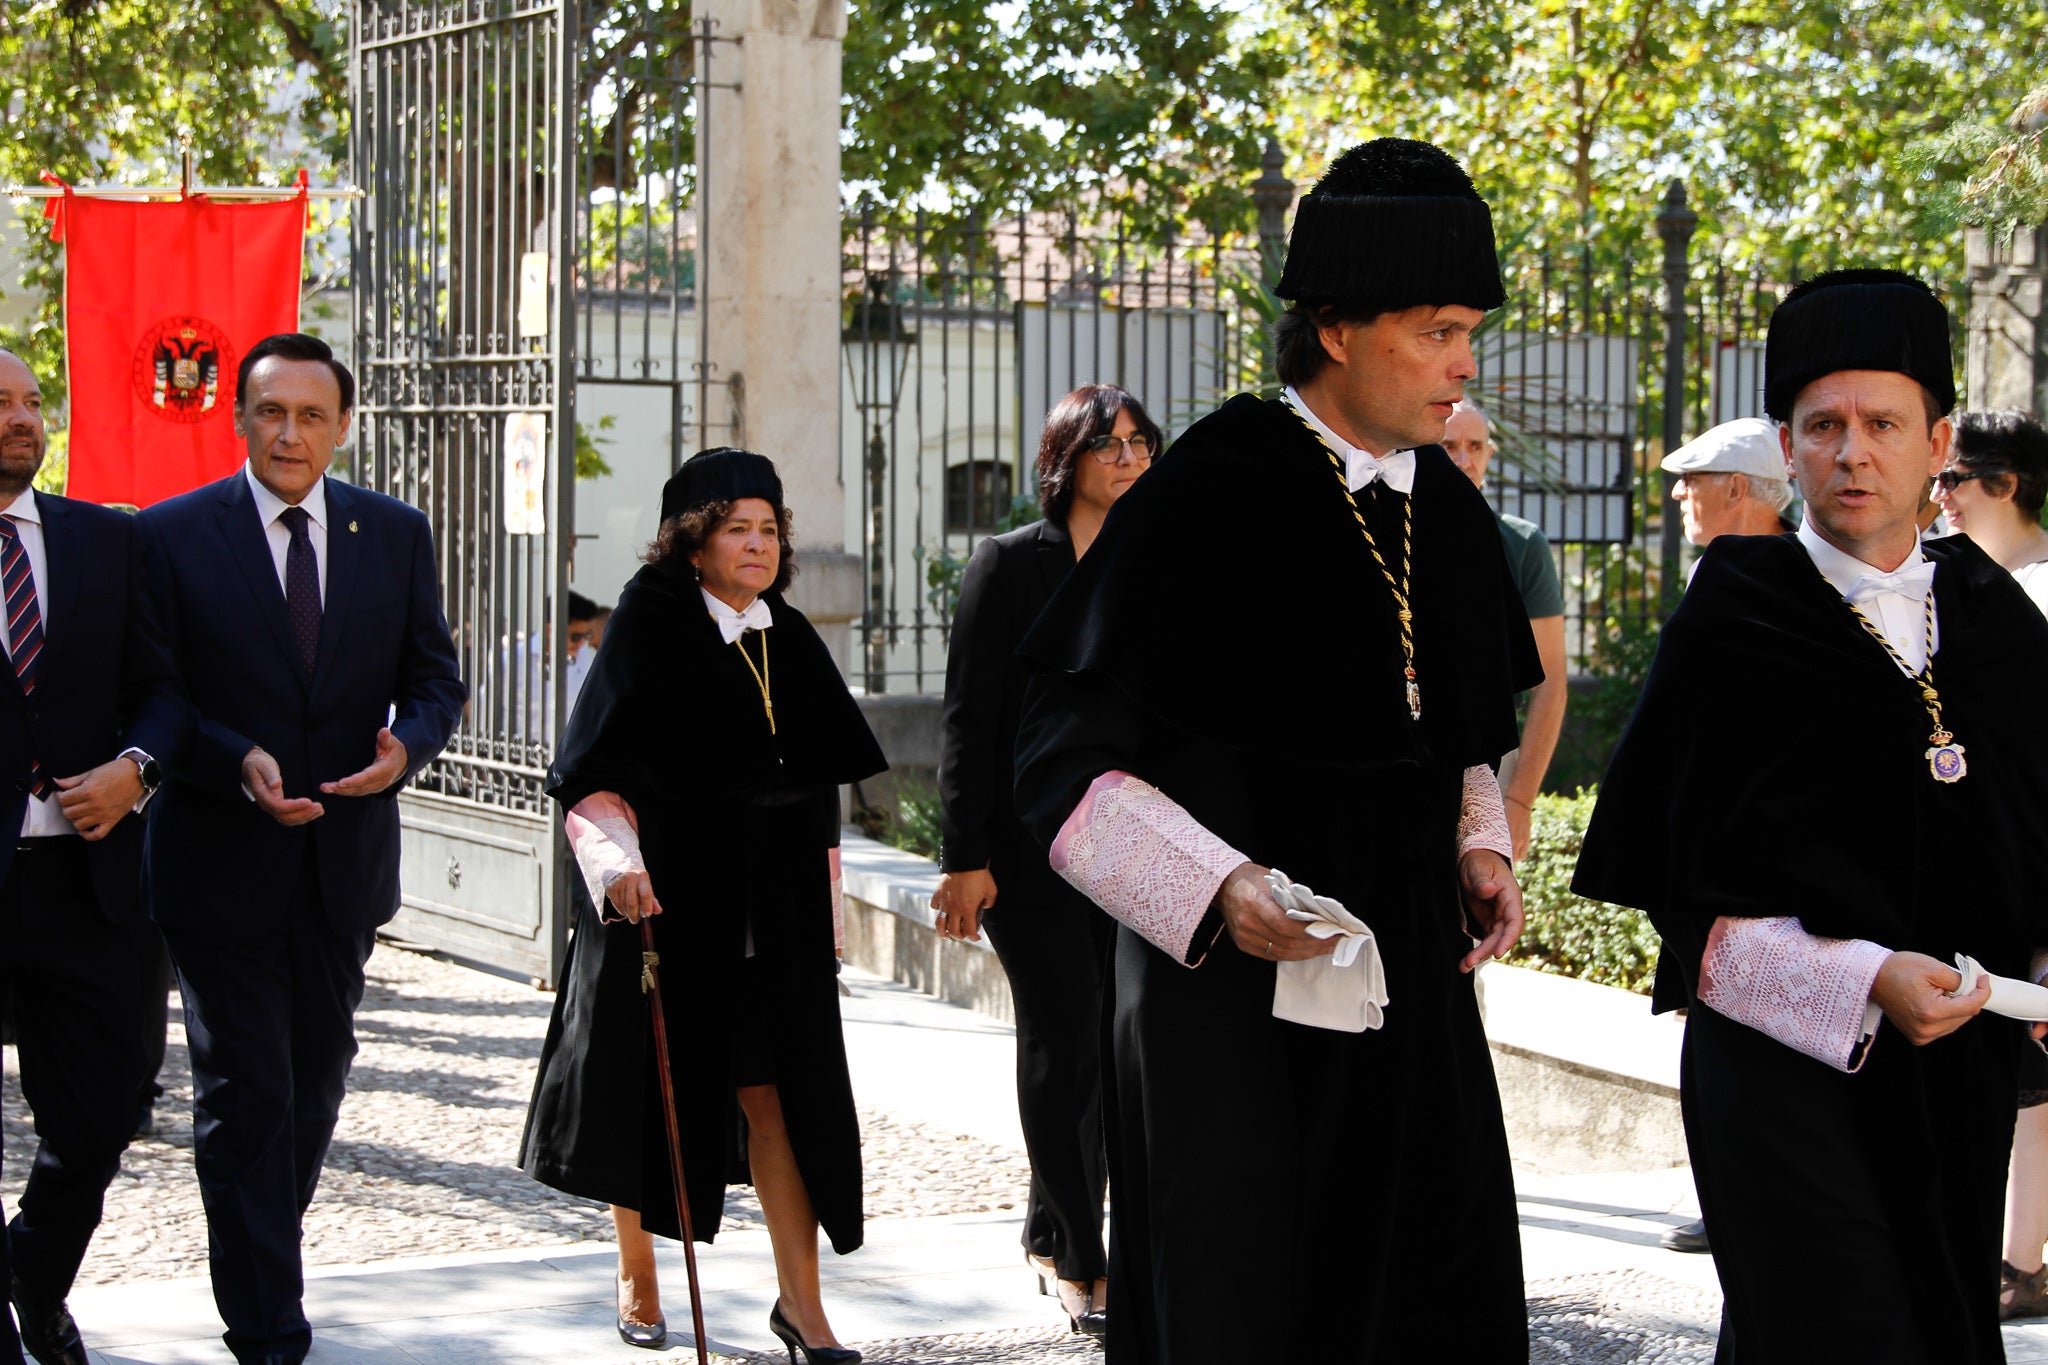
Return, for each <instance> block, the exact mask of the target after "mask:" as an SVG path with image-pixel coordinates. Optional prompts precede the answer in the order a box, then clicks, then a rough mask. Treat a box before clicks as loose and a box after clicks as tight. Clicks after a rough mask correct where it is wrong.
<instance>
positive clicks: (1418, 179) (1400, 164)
mask: <svg viewBox="0 0 2048 1365" xmlns="http://www.w3.org/2000/svg"><path fill="white" fill-rule="evenodd" d="M1273 292H1274V293H1276V294H1278V295H1279V296H1280V297H1281V298H1283V299H1288V300H1291V301H1294V302H1298V303H1305V304H1324V303H1337V304H1347V305H1352V306H1364V307H1366V308H1370V309H1373V310H1375V311H1377V310H1382V309H1384V310H1389V311H1391V310H1393V309H1396V308H1414V307H1417V306H1419V305H1422V304H1447V303H1455V304H1463V305H1464V306H1466V307H1468V308H1478V309H1481V310H1484V309H1488V308H1498V307H1500V306H1501V304H1503V303H1505V302H1507V290H1506V289H1505V288H1503V287H1502V285H1501V279H1500V261H1499V258H1498V257H1496V256H1495V254H1494V249H1493V212H1492V210H1490V209H1488V208H1487V206H1486V201H1485V200H1484V199H1481V198H1480V197H1479V191H1478V190H1476V189H1474V188H1473V187H1472V177H1471V176H1469V175H1466V174H1465V171H1464V168H1463V167H1461V166H1459V165H1458V163H1457V161H1456V160H1455V159H1453V158H1452V157H1451V155H1450V154H1449V153H1448V152H1445V151H1444V150H1443V149H1441V148H1439V147H1434V146H1431V145H1430V144H1429V143H1427V142H1413V141H1410V140H1409V139H1407V138H1399V137H1382V138H1375V139H1374V140H1373V141H1371V142H1362V143H1360V144H1359V145H1358V146H1356V147H1353V148H1351V149H1350V150H1349V151H1347V152H1345V153H1344V154H1343V155H1342V156H1340V157H1338V158H1337V159H1336V160H1335V161H1333V162H1331V163H1330V169H1329V171H1328V172H1327V173H1325V174H1324V176H1323V178H1322V179H1321V180H1318V181H1317V182H1316V187H1315V188H1314V189H1312V190H1310V191H1309V192H1308V193H1307V194H1306V195H1304V196H1303V197H1302V200H1301V203H1300V204H1298V205H1296V206H1295V210H1294V232H1293V235H1292V236H1291V237H1290V238H1289V239H1288V243H1287V265H1286V267H1285V269H1283V270H1282V271H1281V272H1280V284H1279V286H1278V287H1277V288H1276V289H1274V291H1273Z"/></svg>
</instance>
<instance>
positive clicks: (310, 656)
mask: <svg viewBox="0 0 2048 1365" xmlns="http://www.w3.org/2000/svg"><path fill="white" fill-rule="evenodd" d="M277 519H278V520H279V521H281V522H283V523H284V529H285V530H287V531H289V532H291V537H292V543H291V548H290V549H288V550H286V551H285V552H284V610H285V615H286V616H288V617H289V618H291V623H292V642H293V643H294V644H296V645H298V647H299V664H300V666H301V667H302V668H304V669H305V670H306V676H307V677H311V676H312V675H313V662H314V660H316V659H318V658H319V657H320V565H319V563H318V561H316V560H315V559H314V558H313V537H312V536H310V535H308V534H307V533H306V526H307V524H308V523H309V522H311V521H312V518H311V517H310V516H308V515H307V514H306V509H305V508H303V507H287V508H285V509H284V511H282V512H279V513H278V514H277Z"/></svg>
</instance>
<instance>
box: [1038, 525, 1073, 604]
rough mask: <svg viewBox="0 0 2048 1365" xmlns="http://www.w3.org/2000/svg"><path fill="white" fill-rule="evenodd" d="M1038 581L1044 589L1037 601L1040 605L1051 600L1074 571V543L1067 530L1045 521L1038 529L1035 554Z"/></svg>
mask: <svg viewBox="0 0 2048 1365" xmlns="http://www.w3.org/2000/svg"><path fill="white" fill-rule="evenodd" d="M1033 557H1034V558H1036V559H1037V560H1038V579H1039V583H1040V584H1041V585H1042V586H1043V588H1044V595H1043V596H1041V597H1040V598H1039V599H1038V600H1039V602H1040V604H1041V605H1043V604H1044V603H1046V602H1050V601H1051V600H1052V595H1053V594H1054V593H1056V592H1058V591H1059V588H1060V584H1062V583H1064V582H1066V581H1067V575H1068V574H1070V573H1072V572H1073V571H1074V542H1073V539H1072V538H1071V537H1070V536H1068V535H1067V528H1066V527H1064V526H1059V525H1056V524H1054V523H1053V522H1052V521H1050V520H1047V521H1045V522H1043V523H1041V524H1040V526H1039V528H1038V545H1037V553H1036V554H1035V555H1034V556H1033Z"/></svg>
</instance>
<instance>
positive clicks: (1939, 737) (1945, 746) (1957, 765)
mask: <svg viewBox="0 0 2048 1365" xmlns="http://www.w3.org/2000/svg"><path fill="white" fill-rule="evenodd" d="M1922 605H1923V606H1924V607H1925V608H1926V610H1927V637H1926V638H1927V656H1926V657H1927V663H1926V665H1925V666H1924V667H1922V668H1921V670H1920V671H1919V672H1918V673H1915V672H1914V671H1913V670H1912V668H1911V667H1910V666H1908V664H1907V663H1906V660H1905V656H1903V655H1902V654H1900V653H1899V651H1898V650H1897V649H1896V648H1894V647H1893V645H1892V642H1891V640H1890V639H1888V638H1887V637H1886V636H1885V633H1884V632H1883V631H1881V630H1879V629H1878V628H1877V625H1876V624H1875V623H1874V622H1873V621H1872V620H1871V619H1870V618H1869V617H1868V616H1865V615H1864V614H1863V611H1862V608H1860V607H1858V606H1857V605H1856V604H1855V603H1854V602H1850V603H1849V604H1848V606H1849V612H1850V614H1851V615H1852V616H1854V617H1855V618H1856V620H1857V621H1858V623H1860V624H1861V625H1862V627H1863V628H1864V629H1865V630H1867V631H1869V632H1870V638H1871V639H1873V640H1875V641H1877V642H1878V644H1880V645H1882V646H1884V652H1885V653H1887V654H1889V655H1891V656H1892V662H1893V663H1895V664H1897V665H1898V666H1899V672H1901V673H1903V674H1905V675H1906V677H1907V679H1908V680H1909V681H1911V682H1913V683H1915V684H1917V685H1918V686H1919V688H1920V704H1921V705H1922V706H1925V707H1926V708H1927V717H1928V719H1929V720H1931V721H1933V722H1934V732H1933V733H1932V734H1930V735H1929V736H1928V737H1927V743H1928V746H1929V747H1928V750H1927V770H1928V771H1929V772H1931V773H1932V774H1934V780H1935V781H1936V782H1956V781H1959V780H1961V778H1962V776H1963V774H1964V773H1966V772H1968V771H1969V770H1970V765H1969V764H1968V763H1966V762H1964V760H1963V746H1962V745H1960V744H1958V743H1956V737H1955V736H1954V735H1952V734H1950V733H1949V732H1948V727H1947V726H1945V725H1943V724H1942V723H1941V693H1940V692H1938V691H1936V690H1935V686H1934V590H1933V589H1932V588H1929V589H1928V590H1927V597H1926V600H1925V601H1924V602H1923V604H1922Z"/></svg>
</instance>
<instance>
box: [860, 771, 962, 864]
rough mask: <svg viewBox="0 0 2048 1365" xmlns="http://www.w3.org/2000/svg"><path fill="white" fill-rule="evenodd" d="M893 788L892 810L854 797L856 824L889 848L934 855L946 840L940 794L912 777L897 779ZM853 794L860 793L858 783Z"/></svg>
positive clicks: (923, 855) (933, 856) (871, 837)
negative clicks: (942, 822)
mask: <svg viewBox="0 0 2048 1365" xmlns="http://www.w3.org/2000/svg"><path fill="white" fill-rule="evenodd" d="M895 791H896V807H895V809H894V810H890V809H889V808H887V807H886V806H883V805H880V804H871V803H869V802H867V801H864V800H856V802H855V805H854V810H853V823H854V825H855V827H856V828H858V829H859V830H860V832H861V833H862V834H865V835H867V836H868V838H870V839H874V840H877V841H878V842H881V843H885V844H888V845H889V846H890V847H891V848H900V849H902V850H903V851H904V852H905V853H915V854H917V855H918V856H919V857H923V858H932V859H936V858H937V857H938V856H939V850H940V848H941V847H942V846H943V845H944V843H945V834H944V827H943V826H942V825H941V824H940V822H939V794H938V793H937V792H935V791H933V790H932V788H931V787H930V785H929V784H927V783H925V782H922V781H920V780H919V779H917V778H914V777H904V778H900V779H898V781H897V783H896V788H895ZM855 794H856V797H858V796H859V789H858V787H856V788H855Z"/></svg>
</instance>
